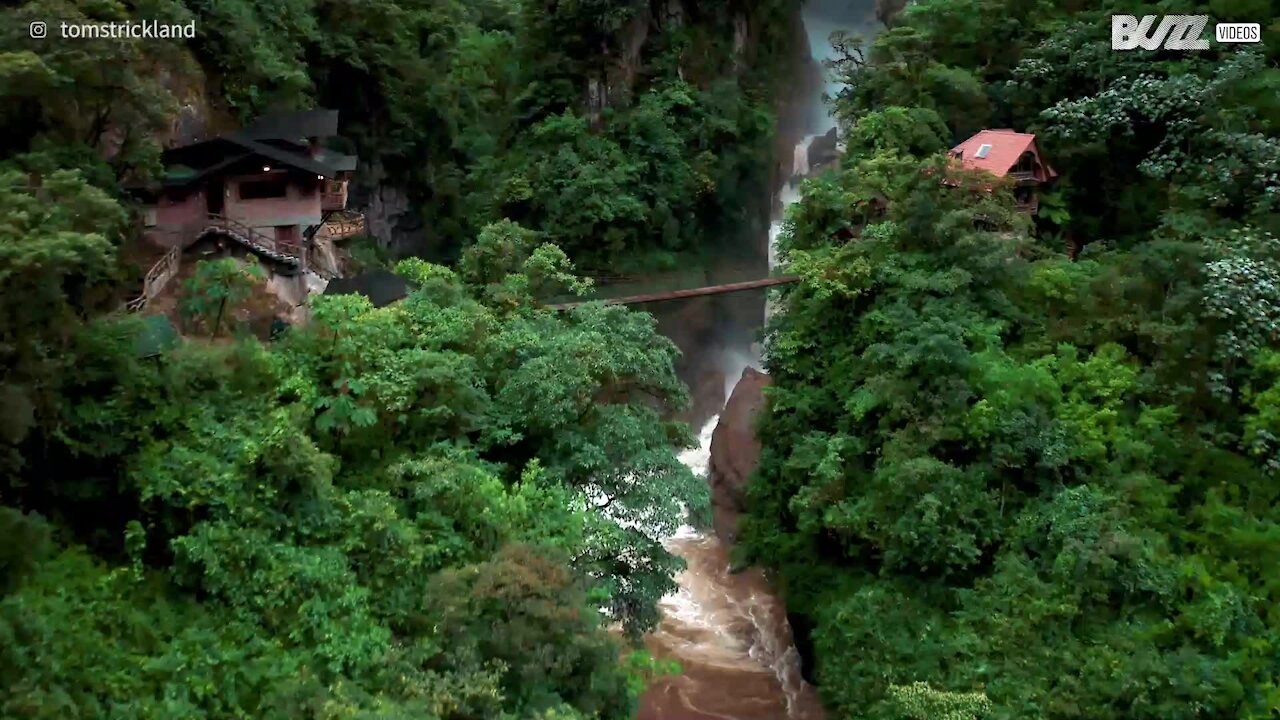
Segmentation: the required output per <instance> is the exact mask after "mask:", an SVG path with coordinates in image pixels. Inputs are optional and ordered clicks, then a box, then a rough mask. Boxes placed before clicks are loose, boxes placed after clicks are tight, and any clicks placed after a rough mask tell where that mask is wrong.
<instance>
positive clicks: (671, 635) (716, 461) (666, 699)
mask: <svg viewBox="0 0 1280 720" xmlns="http://www.w3.org/2000/svg"><path fill="white" fill-rule="evenodd" d="M878 12H879V13H881V14H883V13H884V8H878V7H877V4H876V3H875V2H873V1H872V0H852V1H851V0H811V1H810V2H807V3H805V5H804V8H803V12H802V19H803V25H804V29H805V38H804V39H805V40H806V41H807V45H808V47H807V54H808V58H807V60H808V61H807V62H804V63H801V64H800V67H801V68H803V72H804V75H805V76H804V77H803V78H800V79H798V82H797V85H798V86H799V87H801V88H803V90H802V91H800V92H797V93H796V94H795V96H794V97H792V98H789V99H788V100H787V101H786V103H785V105H784V106H783V107H781V108H779V127H780V131H779V141H778V143H777V148H778V150H777V154H778V156H779V157H780V158H785V159H788V160H791V161H792V162H791V165H790V167H787V166H786V165H785V164H784V165H782V166H781V168H780V170H779V172H778V173H776V177H777V179H778V187H777V188H776V196H775V197H774V198H773V199H772V202H771V207H770V215H771V218H770V220H771V222H770V225H769V230H768V234H767V236H765V237H759V236H757V237H756V239H755V241H754V242H756V243H758V245H757V246H755V247H750V248H745V249H744V250H743V251H742V252H740V253H735V254H734V255H735V256H737V257H752V258H760V259H761V260H763V262H760V261H757V262H756V263H755V264H754V267H755V268H756V272H759V273H761V274H763V272H764V271H767V270H771V269H772V268H773V267H774V265H775V263H776V258H775V249H774V245H775V243H776V240H777V237H778V235H779V233H780V232H781V231H782V223H783V220H784V217H785V213H786V210H787V208H788V207H789V206H790V205H791V204H792V203H794V202H795V201H796V200H798V198H799V183H800V181H801V180H802V179H803V178H804V177H805V176H806V175H808V174H809V173H810V172H812V171H814V170H816V169H819V168H820V167H821V165H822V164H824V163H825V162H829V161H830V160H831V159H832V158H833V157H834V155H835V151H836V127H835V121H834V119H833V118H832V116H831V113H830V109H829V105H828V103H827V102H825V101H824V97H827V96H832V95H834V94H835V92H836V91H837V90H838V89H839V88H838V86H837V85H836V84H835V83H834V81H833V80H831V79H830V78H829V77H828V73H827V71H826V69H825V68H824V67H823V66H822V61H823V60H826V59H828V58H829V57H830V53H831V46H830V43H829V42H828V38H829V36H830V35H831V33H832V32H834V31H837V30H845V31H848V32H851V33H856V34H860V35H862V36H863V37H864V38H867V39H868V40H869V39H870V38H871V37H872V36H873V35H874V34H875V33H876V31H877V30H878V28H879V27H880V26H881V25H880V21H879V19H878V15H877V13H878ZM792 145H793V146H794V147H793V148H791V147H790V146H792ZM724 265H725V267H720V268H712V269H711V270H710V271H709V273H708V275H709V277H713V278H714V277H721V278H725V277H735V278H736V277H737V276H736V275H735V274H734V269H733V268H734V267H738V268H740V267H741V265H740V264H735V263H733V262H726V263H724ZM761 265H763V267H761ZM738 272H741V270H739V271H738ZM691 305H692V307H683V308H676V309H668V308H665V307H657V306H655V307H654V308H653V312H654V314H655V315H656V316H657V317H658V318H659V324H660V327H662V328H664V331H665V332H667V333H668V334H671V335H673V336H674V337H675V339H676V340H677V342H678V343H680V340H681V339H682V338H683V339H684V340H685V342H684V343H682V344H684V345H685V346H686V347H684V348H682V349H684V350H685V355H686V357H685V363H686V364H685V368H684V369H685V372H684V377H685V380H686V382H687V383H688V384H689V385H690V387H691V390H692V392H693V393H694V411H693V413H692V419H693V420H694V421H695V422H697V423H699V424H700V425H699V426H700V427H701V430H700V432H699V435H698V447H697V448H695V449H692V450H689V451H687V452H685V453H684V454H682V455H681V461H682V462H684V463H685V464H686V465H687V466H688V467H689V468H690V469H692V470H693V471H694V472H695V473H696V474H698V475H699V476H700V477H705V478H706V479H707V482H708V483H709V485H710V489H711V503H712V514H713V527H714V531H713V532H712V531H707V530H696V529H694V528H691V527H688V526H686V527H683V528H681V529H680V531H679V532H678V533H677V534H676V535H674V536H672V537H670V538H667V540H666V541H665V543H664V545H665V546H666V547H667V549H668V550H670V551H671V552H673V553H674V554H676V555H678V556H680V557H681V558H683V559H684V561H685V562H686V564H687V568H686V569H685V570H684V571H683V572H681V573H680V574H679V575H678V576H677V583H678V585H679V589H678V590H677V592H676V593H675V594H674V595H670V596H668V597H666V598H664V599H663V600H662V602H661V604H660V607H661V611H662V619H661V621H660V624H659V626H658V628H657V629H656V630H655V631H653V632H652V633H651V634H650V635H649V636H648V638H647V641H646V644H647V646H648V647H649V649H650V651H651V652H652V653H653V654H654V655H655V656H656V657H659V658H662V659H669V660H675V661H677V662H678V663H679V664H680V666H681V669H682V672H681V674H679V675H678V676H675V677H672V678H668V679H664V680H662V681H660V682H659V683H657V684H656V685H655V686H654V687H651V688H650V689H649V690H648V692H647V693H646V694H645V695H644V696H643V697H642V699H641V709H640V713H639V716H638V717H639V718H640V720H677V719H680V720H703V719H706V720H711V719H715V718H718V719H725V720H784V719H785V720H816V719H817V718H821V717H823V714H822V708H821V705H820V704H819V702H818V699H817V694H816V692H815V691H814V689H813V687H811V686H810V685H809V684H808V683H806V682H805V680H804V678H803V677H802V668H801V658H800V655H799V653H798V652H797V649H796V645H795V642H794V639H793V637H792V630H791V627H790V625H789V623H788V620H787V613H786V608H785V607H784V604H783V602H782V600H781V599H780V598H779V597H778V596H777V595H776V594H775V593H774V592H773V591H772V589H771V588H770V584H769V581H768V578H767V577H766V576H765V575H764V574H763V573H762V572H760V571H759V570H756V569H747V570H745V571H740V569H737V568H733V567H731V560H730V548H731V547H732V544H733V542H734V540H735V536H736V527H737V519H738V515H739V514H740V513H741V512H742V511H743V509H744V506H743V502H744V490H745V484H746V481H747V478H748V476H749V475H750V473H751V471H752V470H753V468H754V466H755V464H756V462H757V461H758V458H759V453H760V446H759V443H758V441H757V440H756V439H755V436H754V422H755V419H756V417H757V415H758V413H759V411H760V409H761V407H762V405H763V402H764V397H763V390H764V388H765V387H766V386H767V385H768V383H769V377H768V376H767V375H765V374H764V373H763V372H761V371H760V370H759V367H760V364H761V353H762V351H763V348H762V346H761V344H760V333H761V330H762V328H763V325H764V323H765V320H766V317H767V314H768V312H769V308H768V307H767V303H766V302H765V301H764V299H763V298H760V297H746V298H743V297H738V298H732V297H720V298H701V299H699V300H698V301H697V304H696V305H695V304H692V303H691ZM708 316H709V319H708ZM744 318H745V319H746V320H744ZM691 320H692V321H694V322H700V323H702V324H703V325H704V326H706V325H709V326H710V327H711V328H713V329H715V330H717V331H718V332H713V333H711V334H710V336H711V337H714V338H716V342H715V343H714V344H711V345H709V346H708V345H703V346H701V347H697V346H695V347H692V348H690V347H688V345H689V342H690V340H691V338H690V336H689V335H687V334H684V333H681V332H679V326H680V325H681V324H682V323H689V322H690V321H691ZM697 336H698V337H705V335H704V334H703V333H698V334H697ZM721 383H722V384H723V386H721ZM722 387H723V389H722ZM708 412H711V413H712V414H711V415H710V417H709V418H706V415H707V414H708Z"/></svg>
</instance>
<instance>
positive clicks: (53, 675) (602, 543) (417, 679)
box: [0, 0, 790, 720]
mask: <svg viewBox="0 0 1280 720" xmlns="http://www.w3.org/2000/svg"><path fill="white" fill-rule="evenodd" d="M655 5H656V6H663V5H671V4H670V3H668V4H663V3H655ZM733 12H738V13H742V14H744V15H745V16H746V17H747V18H748V20H749V24H750V26H751V27H754V28H757V29H758V30H759V31H758V32H757V33H755V34H754V35H753V37H751V38H749V40H750V42H749V46H745V47H741V48H735V46H734V32H733V17H732V13H733ZM0 18H2V19H3V21H4V22H3V23H0V131H2V132H0V717H4V718H50V719H53V718H57V719H58V720H65V719H66V718H81V717H83V718H107V717H111V718H131V719H133V718H172V719H174V720H177V719H179V718H181V719H182V720H187V719H189V718H194V717H206V718H248V717H253V718H302V717H310V718H325V719H328V720H339V719H346V718H350V719H355V718H375V717H377V718H414V720H430V719H431V718H440V719H446V718H447V719H451V720H464V719H474V720H480V719H485V720H489V719H493V718H511V719H512V720H514V719H516V718H520V719H522V720H523V719H524V718H541V719H543V720H572V719H574V718H602V719H603V718H613V719H617V720H621V719H622V718H629V717H631V716H632V715H633V714H634V705H635V699H636V697H637V695H638V693H639V691H640V690H641V688H642V687H643V685H644V683H645V681H646V679H647V678H651V677H652V676H654V675H655V674H657V673H663V672H668V671H669V670H670V668H669V667H666V666H665V665H663V664H661V663H656V662H654V661H653V660H651V659H650V658H649V657H648V656H647V655H645V654H644V653H638V652H633V650H632V647H633V646H632V645H630V644H628V642H627V641H628V640H629V639H634V638H635V637H636V636H637V635H638V634H639V633H641V632H642V631H644V630H645V629H647V628H649V627H651V626H652V625H653V623H654V622H655V620H656V601H657V599H658V598H659V597H660V596H662V595H663V594H665V593H666V592H668V591H669V590H670V589H672V587H673V584H672V577H673V574H674V572H675V570H676V569H677V564H678V560H677V559H676V558H674V557H672V556H671V555H670V554H669V553H667V552H666V551H665V550H664V549H663V548H662V547H661V546H660V544H659V543H658V541H657V540H656V539H655V538H658V537H662V536H664V535H666V534H669V533H670V532H672V531H673V530H674V528H675V524H676V523H677V522H678V521H679V520H680V518H681V516H682V514H683V509H682V506H683V508H689V509H690V510H694V511H696V510H697V509H698V508H700V507H704V506H705V505H706V503H707V499H706V488H705V486H704V485H703V484H702V483H701V482H699V481H698V480H697V479H695V478H694V477H693V476H692V475H691V474H690V472H689V471H688V470H687V469H686V468H684V467H683V466H682V465H680V464H679V463H678V461H677V460H676V457H675V452H676V450H677V449H678V448H679V447H681V446H683V445H686V444H687V443H688V442H690V440H691V438H690V436H689V434H688V430H687V428H685V427H684V426H683V425H681V424H678V423H673V422H670V421H668V420H667V418H669V417H671V416H672V413H673V411H676V410H679V409H681V408H682V407H683V406H684V404H685V403H686V402H687V399H686V391H685V389H684V387H683V386H682V385H681V384H680V382H679V381H678V380H677V378H676V376H675V374H674V371H673V369H672V368H673V357H674V354H675V349H674V347H673V346H672V345H671V344H670V343H669V342H668V341H666V340H665V339H663V338H661V337H659V336H657V335H656V334H655V331H654V323H653V320H652V319H651V318H650V317H649V316H647V315H642V314H636V313H632V312H629V311H627V310H625V309H622V308H604V307H598V306H588V307H584V308H580V309H578V310H575V311H573V312H568V313H554V312H551V311H548V310H546V309H544V308H542V307H541V305H540V302H541V301H544V300H545V299H546V298H547V297H549V296H552V295H557V294H562V293H572V292H578V293H581V292H583V291H584V290H585V288H587V287H588V286H589V283H587V282H586V281H584V280H581V279H579V278H578V277H576V276H575V275H574V270H573V267H574V266H573V264H572V263H571V260H570V257H572V259H574V260H577V261H579V264H580V265H583V264H585V265H586V266H587V267H588V268H590V267H592V266H595V265H601V264H604V263H606V262H609V263H612V264H614V265H615V266H623V265H626V264H627V263H631V264H633V265H638V266H642V265H646V264H649V265H652V264H655V263H657V264H662V263H670V262H671V261H672V258H674V257H676V256H677V255H679V254H680V253H684V252H687V251H689V250H690V249H692V248H693V247H694V246H693V243H694V239H695V238H698V237H699V236H700V234H702V233H712V232H715V229H716V228H717V226H718V225H720V224H722V223H728V222H732V221H733V216H734V214H735V213H738V212H740V209H741V208H742V206H743V204H744V203H743V200H742V198H743V195H742V193H745V192H747V188H750V187H752V184H753V183H759V182H763V178H764V176H765V174H766V172H765V170H766V168H765V167H764V163H763V162H762V159H763V158H764V157H765V154H767V153H766V150H765V147H766V145H767V141H768V138H769V135H770V133H771V132H772V120H771V117H770V115H769V113H768V112H767V108H768V107H769V92H770V83H771V82H772V77H771V76H770V74H769V73H765V72H761V71H760V70H759V68H761V67H768V66H769V65H770V62H769V61H768V60H769V58H771V57H772V56H773V54H774V53H777V52H778V51H779V50H780V49H781V48H782V44H781V40H780V39H779V38H778V37H773V36H771V35H770V33H771V32H773V31H774V30H778V29H781V28H785V27H786V26H787V23H788V19H789V18H790V11H789V8H788V7H787V3H785V2H781V1H780V0H762V1H758V2H743V3H735V4H733V5H732V6H722V7H716V8H709V9H708V8H698V7H689V8H686V9H685V11H684V13H683V14H682V15H680V16H679V17H677V18H670V17H660V16H659V15H657V14H656V9H651V8H650V7H649V3H647V2H637V1H636V0H582V1H572V2H570V1H561V0H545V1H539V0H527V1H521V0H488V1H482V2H471V1H467V2H459V1H453V0H427V1H416V0H398V1H397V0H363V1H361V2H348V1H347V0H340V1H337V0H285V1H283V2H271V3H266V2H251V1H249V0H185V1H182V2H180V1H178V0H138V1H137V2H116V1H115V0H104V1H101V2H96V1H95V2H73V1H71V0H33V1H30V2H25V3H21V4H18V5H16V6H9V7H6V8H5V9H3V10H0ZM129 18H133V19H143V18H145V19H151V20H158V21H160V22H166V23H184V22H187V21H190V20H193V19H194V20H195V21H196V23H197V26H198V32H197V37H196V39H195V40H194V41H192V42H191V43H190V44H186V45H184V44H182V43H166V42H157V41H153V40H146V41H143V40H81V41H69V40H68V41H64V40H61V39H58V38H57V37H56V35H54V33H55V32H56V30H55V29H54V28H56V24H57V23H58V22H63V21H65V22H86V21H90V20H92V21H117V20H124V19H129ZM35 20H44V21H48V22H50V24H51V33H50V38H49V39H48V40H45V41H37V40H34V39H32V38H29V37H27V35H28V26H29V24H30V22H32V21H35ZM637 33H639V34H640V35H643V36H644V37H637V36H636V34H637ZM628 38H630V40H629V39H628ZM628 43H630V44H628ZM624 50H625V51H626V52H634V53H635V54H636V57H635V58H633V60H634V62H633V64H632V65H630V67H631V70H630V72H632V73H633V74H634V75H635V77H631V78H625V77H623V78H619V77H613V78H609V77H606V76H607V75H608V74H609V73H615V72H621V70H619V68H621V67H623V66H622V65H621V64H620V61H619V56H620V54H621V53H623V51H624ZM739 51H741V52H739ZM593 78H596V79H598V80H599V81H600V82H601V83H605V84H606V85H607V86H608V87H609V88H610V93H612V95H613V96H612V97H610V98H609V102H608V103H607V104H605V106H603V107H602V106H599V105H600V104H597V106H594V107H593V106H592V105H591V103H590V102H589V98H587V96H588V94H589V93H588V87H589V86H590V81H591V80H592V79H593ZM606 81H607V82H606ZM205 104H207V105H208V106H209V109H208V112H209V114H210V117H212V118H213V119H214V120H217V119H218V118H219V117H221V118H223V119H224V120H225V121H226V122H227V123H229V124H230V125H231V126H234V125H235V123H237V122H240V121H244V120H247V119H249V118H251V117H253V116H255V115H257V114H259V113H260V112H263V111H266V110H271V109H277V108H306V107H310V106H312V105H316V104H318V105H322V106H328V107H333V108H336V109H338V110H340V112H341V119H342V122H343V125H342V127H341V132H342V134H343V135H344V136H345V137H347V138H349V139H351V140H352V142H353V143H354V145H355V149H356V150H357V151H358V152H359V154H360V157H361V161H362V163H363V165H362V167H361V173H362V175H361V180H362V182H364V183H366V184H368V185H376V184H378V183H384V184H392V185H394V186H395V187H398V188H401V189H403V190H404V191H405V192H406V193H407V195H408V196H409V197H410V198H411V200H412V201H413V203H415V206H416V210H417V212H418V213H419V214H420V215H421V217H422V219H423V220H424V221H425V222H426V223H427V225H428V226H429V228H430V232H431V233H432V234H433V237H435V238H436V239H438V240H440V241H441V242H442V243H445V244H448V245H450V246H451V247H453V248H455V250H456V252H455V253H454V254H455V257H454V262H452V263H451V267H445V266H443V265H436V264H430V263H427V262H425V261H423V260H420V259H416V258H412V259H408V260H404V261H402V262H401V263H400V264H399V265H398V266H397V267H398V272H399V273H400V274H402V275H404V276H405V277H407V278H409V279H410V280H411V281H412V282H413V286H414V289H413V292H412V293H411V295H410V296H409V297H408V298H407V299H406V300H404V301H402V302H400V303H398V304H396V305H395V306H392V307H386V308H381V309H375V308H373V307H371V306H370V304H369V303H368V302H367V301H365V300H363V299H361V298H359V297H357V296H338V297H321V298H318V299H313V307H312V317H313V320H312V322H311V323H310V324H308V325H306V326H305V327H302V326H299V327H294V328H292V329H289V330H287V331H285V332H284V333H283V335H281V336H279V337H278V338H277V339H275V340H273V341H271V342H265V341H262V340H259V339H257V338H255V337H253V336H251V335H249V334H247V333H246V332H244V328H243V327H240V326H239V323H238V321H237V320H236V318H237V317H239V316H238V315H237V313H236V311H237V310H238V309H239V307H240V305H241V304H242V303H245V302H246V301H247V299H248V298H250V296H251V295H252V294H253V292H255V287H256V286H257V285H260V284H261V282H262V280H263V273H262V272H261V271H260V270H259V269H257V268H256V267H255V266H254V265H253V264H252V263H249V264H244V263H241V262H238V261H235V260H220V261H217V262H205V263H201V264H200V265H198V266H197V268H196V270H195V273H194V275H193V276H192V277H191V278H190V279H188V280H187V281H186V282H185V284H184V289H185V293H186V295H185V297H184V298H183V301H182V303H181V306H180V307H181V312H182V314H183V317H184V319H183V321H182V323H180V325H181V327H182V329H183V332H184V333H185V335H186V336H185V337H182V336H177V335H175V334H174V333H173V332H172V331H171V330H168V331H167V328H169V326H168V325H166V324H164V323H157V322H155V320H156V319H157V318H155V317H148V316H138V315H128V314H124V313H119V312H116V310H117V309H118V308H119V307H120V302H121V288H122V285H123V284H124V283H125V282H126V281H127V279H128V277H129V275H130V272H129V262H128V261H127V255H128V252H129V250H130V248H131V247H133V245H134V244H135V242H134V241H135V240H136V232H137V229H138V222H137V217H136V213H135V212H134V208H133V206H132V205H131V204H130V203H129V201H128V199H127V196H126V194H125V193H124V191H123V190H122V188H123V187H126V186H129V185H131V184H135V183H139V182H145V181H146V180H148V179H149V178H154V177H155V176H156V173H157V172H158V170H159V167H158V165H159V157H160V149H161V147H162V145H163V143H164V142H165V141H166V140H167V139H168V138H169V137H171V135H172V132H173V126H174V123H175V122H176V118H178V117H179V109H180V108H181V107H182V106H191V107H197V108H199V107H203V106H204V105H205ZM753 192H754V191H753ZM122 256H123V258H124V259H122ZM364 257H365V259H364V260H362V262H367V263H372V264H380V263H382V262H384V261H385V258H384V257H383V256H382V254H381V253H379V252H367V253H365V254H364ZM144 269H145V267H144ZM133 272H134V273H135V274H136V268H135V269H134V270H133ZM615 624H616V625H617V632H615V631H613V630H612V629H609V628H608V627H607V626H612V625H615Z"/></svg>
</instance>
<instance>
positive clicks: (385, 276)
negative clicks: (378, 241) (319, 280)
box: [324, 270, 410, 307]
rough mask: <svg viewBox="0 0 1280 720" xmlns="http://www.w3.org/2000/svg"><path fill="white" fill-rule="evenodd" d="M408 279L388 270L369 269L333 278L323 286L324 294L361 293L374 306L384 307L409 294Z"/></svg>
mask: <svg viewBox="0 0 1280 720" xmlns="http://www.w3.org/2000/svg"><path fill="white" fill-rule="evenodd" d="M409 289H410V287H409V281H408V280H405V279H404V278H402V277H400V276H399V275H396V274H395V273H393V272H391V271H390V270H371V271H369V272H367V273H362V274H360V275H356V276H355V277H349V278H335V279H333V280H330V281H329V284H328V285H326V286H325V288H324V294H325V295H363V296H365V297H367V298H369V302H371V303H373V306H374V307H384V306H386V305H390V304H391V303H393V302H395V301H397V300H402V299H404V297H405V296H406V295H408V294H409Z"/></svg>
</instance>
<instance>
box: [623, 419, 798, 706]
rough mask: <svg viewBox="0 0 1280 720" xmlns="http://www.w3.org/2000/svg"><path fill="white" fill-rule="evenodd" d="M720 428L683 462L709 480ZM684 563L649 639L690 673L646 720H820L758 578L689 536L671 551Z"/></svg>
mask: <svg viewBox="0 0 1280 720" xmlns="http://www.w3.org/2000/svg"><path fill="white" fill-rule="evenodd" d="M716 420H717V418H712V419H711V421H710V422H708V423H707V425H706V427H704V428H703V430H702V432H701V433H700V435H699V438H698V440H699V447H698V448H697V449H696V450H690V451H688V452H686V453H685V454H684V455H683V456H682V457H681V459H682V460H683V461H684V462H685V464H686V465H688V466H689V467H690V468H691V469H693V470H694V472H697V473H700V474H702V475H705V474H706V470H707V462H708V458H709V456H710V445H711V433H712V430H714V429H715V423H716ZM664 544H665V545H666V547H667V549H668V550H670V551H671V552H673V553H675V554H676V555H679V556H680V557H682V558H684V559H685V562H686V563H687V564H688V568H687V569H686V570H685V571H684V572H682V573H680V575H679V576H678V577H677V578H676V582H677V583H678V585H679V589H678V590H677V592H676V593H675V594H674V595H669V596H667V597H666V598H664V599H663V600H662V603H661V607H662V622H661V623H660V624H659V626H658V628H657V629H656V630H655V631H654V632H652V633H650V634H649V636H648V637H647V638H646V644H647V645H648V648H649V651H650V652H651V653H652V654H653V655H654V656H655V657H659V658H664V659H670V660H675V661H676V662H678V663H680V665H681V668H682V669H683V672H682V673H681V674H680V675H678V676H675V677H672V678H668V679H665V680H663V681H661V682H659V683H657V684H656V685H654V686H653V687H650V688H649V690H648V692H647V693H646V694H645V696H644V698H643V699H642V701H641V710H640V714H639V718H640V720H703V719H704V718H705V719H710V718H715V719H716V720H782V719H788V720H817V719H818V718H821V717H822V713H821V708H820V706H819V704H818V701H817V697H816V695H815V693H814V691H813V688H811V687H810V686H809V685H808V684H806V683H805V682H804V680H803V679H802V678H801V677H800V658H799V656H798V655H797V653H796V650H795V646H794V644H793V643H792V640H791V629H790V626H789V625H788V624H787V618H786V610H785V609H784V608H783V605H782V602H781V601H780V600H779V599H778V598H777V597H776V596H774V595H773V593H772V592H771V591H770V589H769V585H768V583H767V582H766V580H765V578H764V576H763V575H762V574H761V573H760V572H759V571H757V570H748V571H746V572H741V573H736V574H733V573H730V572H729V567H730V562H729V552H728V549H727V548H726V547H725V546H724V545H723V544H722V543H721V542H720V541H719V540H718V539H717V538H716V537H715V535H714V534H711V533H709V532H708V533H702V532H699V531H696V530H694V529H693V528H689V527H684V528H681V529H680V531H679V532H677V533H676V534H675V536H673V537H671V538H668V539H667V540H666V542H665V543H664Z"/></svg>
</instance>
